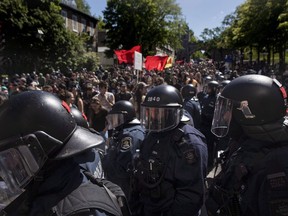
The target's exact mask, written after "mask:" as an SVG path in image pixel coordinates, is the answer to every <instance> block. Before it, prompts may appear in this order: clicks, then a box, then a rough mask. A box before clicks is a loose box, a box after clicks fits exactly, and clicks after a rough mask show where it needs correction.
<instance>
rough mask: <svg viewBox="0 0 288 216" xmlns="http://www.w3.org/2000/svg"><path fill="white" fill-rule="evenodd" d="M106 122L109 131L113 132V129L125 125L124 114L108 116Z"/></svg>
mask: <svg viewBox="0 0 288 216" xmlns="http://www.w3.org/2000/svg"><path fill="white" fill-rule="evenodd" d="M106 120H107V122H108V130H112V129H113V128H116V127H118V126H120V125H122V124H124V114H120V113H117V114H116V113H115V114H108V115H107V116H106Z"/></svg>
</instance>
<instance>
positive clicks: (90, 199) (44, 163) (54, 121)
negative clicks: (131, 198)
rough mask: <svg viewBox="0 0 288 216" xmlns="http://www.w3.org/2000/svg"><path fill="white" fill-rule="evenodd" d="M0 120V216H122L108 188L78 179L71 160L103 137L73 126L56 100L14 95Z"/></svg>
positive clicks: (37, 94)
mask: <svg viewBox="0 0 288 216" xmlns="http://www.w3.org/2000/svg"><path fill="white" fill-rule="evenodd" d="M0 121H1V122H5V124H0V131H1V133H0V164H1V166H0V167H1V168H0V169H1V172H0V176H1V180H2V182H1V188H0V194H1V196H0V210H1V215H12V216H13V215H31V216H36V215H69V216H70V215H80V214H81V215H96V216H100V215H111V214H112V215H122V213H121V209H120V205H119V204H118V202H117V199H116V197H115V196H114V195H113V196H112V192H111V190H109V189H108V188H107V187H104V186H103V184H93V183H92V181H89V180H88V179H87V181H84V180H83V178H84V176H83V174H82V173H81V171H80V166H79V163H78V162H77V161H78V160H79V158H81V157H82V155H83V154H86V153H87V151H88V152H89V149H91V148H93V147H96V146H98V145H100V144H102V143H103V142H104V140H103V138H102V137H101V136H99V135H97V134H94V133H91V131H89V130H87V129H86V128H83V127H80V126H77V124H76V123H75V120H74V119H73V117H72V115H71V113H70V107H69V106H68V105H67V104H65V103H64V102H63V103H62V101H61V100H60V99H59V98H58V97H57V96H55V95H52V94H50V93H48V92H43V91H27V92H23V93H19V94H17V95H15V96H13V97H11V98H10V99H9V100H7V101H6V102H5V103H4V104H3V105H2V106H1V108H0ZM82 158H83V157H82ZM83 194H85V196H83Z"/></svg>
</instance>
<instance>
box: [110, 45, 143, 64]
mask: <svg viewBox="0 0 288 216" xmlns="http://www.w3.org/2000/svg"><path fill="white" fill-rule="evenodd" d="M135 51H137V52H141V46H140V45H137V46H134V47H132V49H130V50H114V53H115V54H116V56H117V58H118V61H119V64H122V63H123V62H124V63H127V64H134V52H135Z"/></svg>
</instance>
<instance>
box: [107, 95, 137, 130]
mask: <svg viewBox="0 0 288 216" xmlns="http://www.w3.org/2000/svg"><path fill="white" fill-rule="evenodd" d="M106 119H107V122H108V129H109V130H110V129H113V128H117V127H119V126H121V125H123V124H126V123H129V122H131V121H132V120H134V119H136V112H135V108H134V106H133V104H132V103H131V102H130V101H127V100H120V101H117V102H116V103H115V104H114V105H113V106H112V109H111V110H110V111H109V113H108V115H107V116H106Z"/></svg>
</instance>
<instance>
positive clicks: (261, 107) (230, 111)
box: [212, 74, 287, 137]
mask: <svg viewBox="0 0 288 216" xmlns="http://www.w3.org/2000/svg"><path fill="white" fill-rule="evenodd" d="M286 98H287V95H286V91H285V89H284V87H282V85H281V84H280V83H279V82H278V81H277V80H275V79H271V78H270V77H267V76H263V75H257V74H253V75H245V76H241V77H238V78H236V79H234V80H232V81H231V82H230V83H229V84H228V85H227V86H226V87H225V88H224V89H223V91H222V93H221V94H220V95H219V97H218V99H217V103H216V107H215V112H214V118H213V123H212V132H213V133H214V134H215V135H216V136H219V137H223V136H225V135H226V134H227V132H228V130H229V124H230V121H231V118H233V120H234V121H235V122H236V123H237V124H239V125H241V126H242V128H243V127H245V126H246V127H247V126H248V127H249V126H257V127H260V126H262V125H265V124H271V123H273V122H276V121H278V120H281V119H282V118H283V117H284V116H285V115H286ZM254 128H255V127H254Z"/></svg>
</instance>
